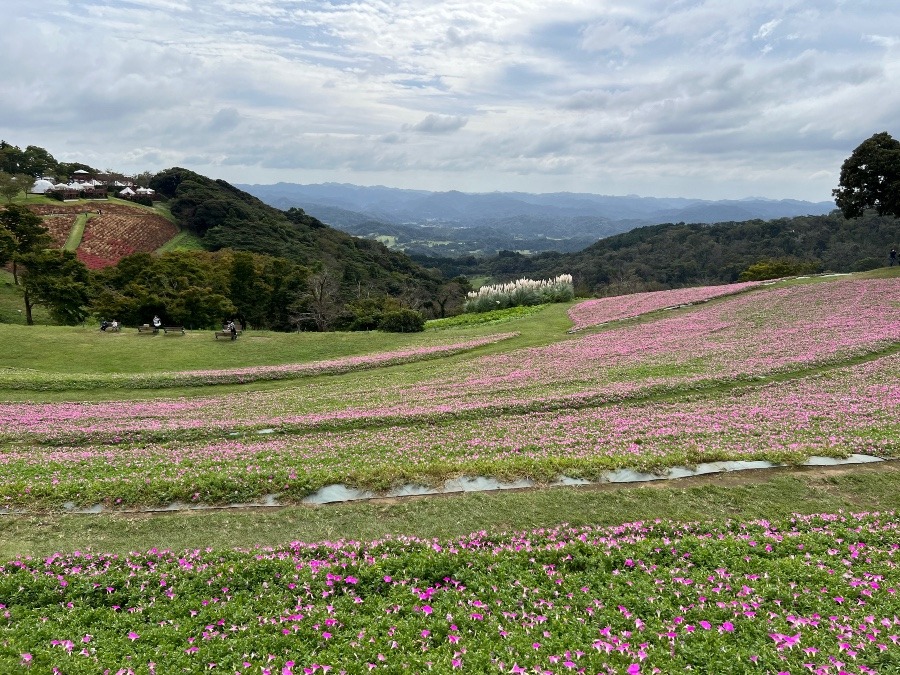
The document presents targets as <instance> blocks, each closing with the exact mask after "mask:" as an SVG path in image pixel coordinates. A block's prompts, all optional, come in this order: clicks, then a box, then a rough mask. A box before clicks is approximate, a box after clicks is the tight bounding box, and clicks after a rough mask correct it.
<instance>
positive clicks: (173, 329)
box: [163, 326, 184, 335]
mask: <svg viewBox="0 0 900 675" xmlns="http://www.w3.org/2000/svg"><path fill="white" fill-rule="evenodd" d="M163 333H167V334H168V333H181V334H182V335H184V326H163Z"/></svg>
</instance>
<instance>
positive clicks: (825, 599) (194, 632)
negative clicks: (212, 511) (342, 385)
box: [0, 513, 900, 675]
mask: <svg viewBox="0 0 900 675" xmlns="http://www.w3.org/2000/svg"><path fill="white" fill-rule="evenodd" d="M898 532H900V518H898V516H897V515H896V514H894V513H883V514H878V513H873V514H860V515H855V516H849V515H842V514H838V515H828V514H822V515H815V516H795V517H794V518H792V519H790V520H785V521H783V522H769V521H758V522H751V523H733V522H726V523H723V524H721V525H709V524H692V525H682V526H679V525H673V524H669V523H667V522H660V521H655V522H638V523H630V524H625V525H621V526H617V527H583V528H569V527H566V526H561V527H559V528H553V529H542V530H535V531H531V532H520V533H514V534H503V535H496V536H490V535H487V534H486V533H483V532H482V533H477V534H473V535H470V536H468V537H463V538H460V539H456V540H450V541H439V540H419V539H413V538H398V539H385V540H381V541H375V542H371V543H365V544H364V543H358V542H345V541H337V542H323V543H318V544H306V543H301V542H293V543H292V544H290V545H289V546H285V547H280V548H274V549H256V550H250V551H214V550H211V549H207V550H204V551H200V550H194V551H184V552H173V551H166V550H157V549H151V550H150V551H148V552H146V553H132V554H129V555H121V556H120V555H110V554H103V553H94V552H75V553H73V554H70V555H61V554H55V555H52V556H49V557H48V558H45V559H27V558H26V559H15V560H12V561H9V562H7V563H5V564H3V565H0V603H2V604H0V671H2V672H28V671H29V669H34V672H47V673H49V672H54V671H55V672H65V673H67V674H70V675H80V674H85V673H97V672H104V670H105V669H114V668H121V670H118V671H115V670H109V671H108V672H119V673H147V672H149V673H156V672H159V673H162V672H199V671H201V670H203V671H205V670H211V669H215V670H216V671H221V672H232V673H251V672H252V673H262V674H263V675H278V674H279V673H280V674H281V675H295V674H296V675H300V674H301V673H303V674H304V675H306V674H312V673H317V674H318V673H329V672H330V673H333V674H334V675H336V674H337V673H364V672H371V671H375V672H385V673H391V672H401V671H402V672H419V673H421V672H426V671H429V670H431V671H434V672H441V673H451V672H456V671H459V672H461V673H535V674H538V675H548V674H549V675H553V674H555V673H562V672H569V671H572V672H584V673H587V672H590V673H610V674H617V673H628V674H631V675H634V674H642V675H645V674H649V673H672V672H680V671H682V670H699V671H702V672H717V673H726V672H744V671H746V672H768V673H787V674H792V673H793V674H796V675H799V674H800V673H808V672H813V673H817V674H818V675H838V674H839V673H850V674H854V675H859V674H869V675H871V674H872V673H879V672H883V673H888V672H893V671H894V670H895V668H894V666H895V665H896V663H897V661H896V653H897V645H898V642H900V599H898V597H897V596H898V589H900V571H898V566H897V564H896V562H897V556H898V551H900V546H898V544H897V537H898ZM882 667H883V670H882Z"/></svg>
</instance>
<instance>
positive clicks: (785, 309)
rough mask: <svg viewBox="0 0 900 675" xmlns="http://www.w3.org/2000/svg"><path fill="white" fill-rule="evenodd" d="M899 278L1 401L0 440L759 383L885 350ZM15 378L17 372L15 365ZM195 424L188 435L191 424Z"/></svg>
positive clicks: (453, 410)
mask: <svg viewBox="0 0 900 675" xmlns="http://www.w3.org/2000/svg"><path fill="white" fill-rule="evenodd" d="M898 290H900V281H898V280H896V279H886V280H870V281H852V282H851V281H847V282H832V283H828V284H820V285H817V286H795V287H790V288H781V289H772V290H766V291H760V292H754V293H751V294H744V295H740V296H736V297H734V298H730V299H728V300H727V301H726V302H721V303H717V304H715V305H705V306H702V307H698V308H695V309H693V310H691V311H688V312H683V313H679V314H677V315H673V316H669V317H666V318H663V319H659V320H656V321H653V322H647V323H642V324H638V325H622V326H619V327H618V328H616V329H615V330H605V331H602V332H600V333H597V334H594V335H584V336H580V337H576V338H571V339H568V340H565V341H562V342H558V343H554V344H552V345H550V346H547V347H541V348H531V349H520V350H514V351H510V352H504V353H500V354H495V355H490V356H484V357H480V358H473V359H469V360H464V361H460V362H454V363H453V364H447V365H441V362H440V361H435V362H434V363H433V364H430V365H429V367H428V368H423V369H420V370H419V371H418V372H417V373H412V374H406V375H405V376H404V377H403V378H399V379H398V378H391V377H383V378H382V377H380V376H379V375H378V374H377V373H376V374H374V375H372V376H371V377H370V378H366V379H365V380H363V381H360V382H358V383H357V382H355V381H352V380H351V381H348V380H343V379H333V380H328V381H322V382H317V383H316V384H315V385H314V388H313V389H310V388H308V387H304V388H287V389H279V390H277V391H259V392H248V393H246V394H242V395H241V396H240V397H210V398H205V399H199V398H197V399H191V400H190V401H157V402H149V401H141V402H136V403H129V402H127V401H123V402H118V403H115V404H105V403H104V404H84V405H77V404H67V405H34V404H5V405H3V407H2V413H3V414H2V415H0V438H5V439H8V440H13V439H17V440H20V441H24V442H28V443H41V442H54V443H84V442H92V441H93V442H103V441H106V442H109V441H114V442H121V440H122V439H123V438H128V439H131V440H133V441H137V440H139V439H141V438H144V439H146V440H166V438H172V435H171V434H172V433H174V432H180V433H183V434H185V435H184V436H182V438H184V439H186V438H195V439H197V438H201V437H202V436H203V435H204V434H206V435H207V436H210V437H213V438H220V437H221V436H222V433H223V431H228V430H230V431H241V430H245V429H255V428H259V427H288V428H292V429H317V430H322V429H328V428H362V427H365V426H371V425H373V424H374V425H380V426H384V425H386V424H398V423H399V424H402V423H404V421H408V422H410V423H420V422H422V421H425V422H427V421H435V420H436V421H441V420H445V419H446V418H448V417H454V418H459V417H469V418H478V419H483V418H489V417H494V416H496V415H499V414H508V413H515V414H522V413H528V412H540V411H559V410H565V409H578V408H584V407H590V406H597V405H602V404H607V403H612V402H617V401H624V400H628V399H635V398H646V397H648V396H658V395H662V394H674V393H678V392H681V393H685V392H690V391H693V390H695V389H698V388H709V387H710V386H720V385H722V384H729V383H739V382H753V381H754V380H755V379H756V378H759V377H766V376H772V375H774V374H778V373H790V372H803V371H805V370H807V369H810V368H814V367H820V366H824V365H834V364H839V363H841V362H843V361H845V360H847V359H851V358H854V357H859V356H862V355H865V354H872V353H878V352H879V351H883V350H889V349H890V348H892V346H893V345H896V343H897V336H898V335H900V306H898V303H897V301H896V300H895V299H894V298H896V297H897V295H898V293H897V291H898ZM14 376H18V375H16V374H14ZM188 431H190V434H187V432H188Z"/></svg>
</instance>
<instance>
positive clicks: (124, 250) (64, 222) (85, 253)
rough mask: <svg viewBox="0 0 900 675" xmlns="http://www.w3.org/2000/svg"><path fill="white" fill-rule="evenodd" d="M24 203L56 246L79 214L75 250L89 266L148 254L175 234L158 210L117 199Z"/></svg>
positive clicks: (102, 266)
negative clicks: (80, 221)
mask: <svg viewBox="0 0 900 675" xmlns="http://www.w3.org/2000/svg"><path fill="white" fill-rule="evenodd" d="M26 204H27V202H26ZM27 206H28V208H29V209H31V210H32V211H33V212H34V213H36V214H37V215H39V216H41V217H42V218H43V221H44V227H46V228H47V229H48V230H49V231H50V236H51V237H52V238H53V242H54V244H56V245H57V246H59V247H60V248H62V247H63V246H64V245H65V244H66V241H67V240H68V239H69V236H70V234H71V232H72V229H73V227H75V225H76V221H77V220H78V219H79V217H82V218H83V219H84V221H85V222H84V233H83V234H82V236H81V239H80V242H78V247H77V248H76V249H75V253H76V255H77V256H78V259H79V260H81V262H83V263H84V264H85V265H87V266H88V267H89V268H91V269H101V268H104V267H109V266H111V265H115V264H117V263H118V262H119V260H121V259H122V258H124V257H125V256H128V255H132V254H134V253H152V252H153V251H156V250H157V249H158V248H160V247H161V246H162V245H163V244H165V243H166V242H168V241H169V240H171V239H172V238H173V237H174V236H175V235H177V234H178V227H177V226H176V225H175V224H174V223H172V222H171V221H170V220H167V219H166V218H165V217H163V216H162V215H160V214H159V213H154V212H153V211H151V210H150V209H147V208H145V207H141V206H137V205H130V204H125V203H121V202H107V201H98V202H94V201H90V202H85V201H80V202H77V203H66V202H52V203H43V204H27Z"/></svg>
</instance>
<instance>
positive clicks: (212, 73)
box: [0, 0, 900, 201]
mask: <svg viewBox="0 0 900 675" xmlns="http://www.w3.org/2000/svg"><path fill="white" fill-rule="evenodd" d="M0 17H2V20H0V64H2V67H0V138H3V139H5V140H6V141H7V142H10V143H13V144H14V145H18V146H20V147H22V148H24V147H25V146H27V145H39V146H42V147H44V148H46V149H47V150H49V151H50V152H51V153H52V154H53V155H54V156H55V157H56V158H57V159H60V160H67V161H84V162H87V163H88V164H91V165H93V166H96V167H98V168H100V169H115V170H120V171H126V172H136V171H142V170H151V171H155V170H159V169H164V168H168V167H170V166H184V167H188V168H191V169H194V170H196V171H199V172H201V173H204V174H206V175H209V176H211V177H214V178H224V179H226V180H229V181H232V182H239V183H274V182H278V181H287V182H296V183H321V182H328V181H338V182H348V183H356V184H360V185H387V186H392V187H412V188H423V189H429V190H451V189H456V190H462V191H466V192H490V191H494V190H521V191H528V192H554V191H572V192H594V193H601V194H615V195H620V194H639V195H643V196H683V197H703V198H741V197H748V196H763V197H771V198H797V199H810V200H815V201H820V200H828V199H830V198H831V189H832V188H833V187H835V186H836V185H837V180H838V175H839V171H840V165H841V162H843V160H844V159H845V158H846V157H847V156H848V155H849V154H850V152H852V150H853V149H854V148H855V147H856V146H857V145H859V143H860V142H862V141H863V140H864V139H866V138H868V137H869V136H871V135H872V134H873V133H876V132H879V131H888V132H889V133H891V134H893V135H894V136H897V137H900V12H898V11H897V8H896V3H895V2H894V1H893V0H489V1H488V0H482V1H480V2H472V1H470V0H445V1H438V0H347V1H345V0H330V1H325V0H115V1H114V2H113V1H112V0H40V1H38V0H0Z"/></svg>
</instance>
